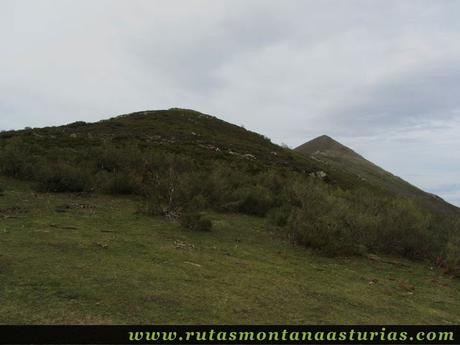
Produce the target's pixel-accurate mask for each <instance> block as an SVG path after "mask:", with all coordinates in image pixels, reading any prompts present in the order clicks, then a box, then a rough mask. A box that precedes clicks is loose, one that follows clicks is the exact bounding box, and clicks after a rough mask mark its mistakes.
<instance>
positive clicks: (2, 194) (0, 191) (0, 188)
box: [0, 186, 5, 196]
mask: <svg viewBox="0 0 460 345" xmlns="http://www.w3.org/2000/svg"><path fill="white" fill-rule="evenodd" d="M4 195H5V189H4V188H3V187H2V186H0V196H4Z"/></svg>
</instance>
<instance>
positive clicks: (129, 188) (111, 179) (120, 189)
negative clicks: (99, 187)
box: [104, 173, 142, 194]
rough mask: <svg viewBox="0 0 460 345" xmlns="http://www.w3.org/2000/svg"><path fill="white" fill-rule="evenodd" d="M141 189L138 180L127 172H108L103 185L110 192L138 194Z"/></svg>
mask: <svg viewBox="0 0 460 345" xmlns="http://www.w3.org/2000/svg"><path fill="white" fill-rule="evenodd" d="M141 189H142V186H141V183H140V181H139V180H138V179H137V178H136V177H135V176H133V175H130V174H128V173H116V174H109V175H108V176H107V180H106V182H105V187H104V190H105V191H106V192H107V193H110V194H139V193H140V190H141Z"/></svg>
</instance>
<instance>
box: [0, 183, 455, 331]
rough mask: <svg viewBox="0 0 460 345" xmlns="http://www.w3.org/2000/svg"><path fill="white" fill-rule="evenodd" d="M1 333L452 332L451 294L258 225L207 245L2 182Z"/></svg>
mask: <svg viewBox="0 0 460 345" xmlns="http://www.w3.org/2000/svg"><path fill="white" fill-rule="evenodd" d="M0 184H1V185H3V186H4V187H5V192H4V195H3V196H0V296H1V300H2V303H1V304H0V323H2V324H68V323H69V324H128V323H130V324H133V323H144V324H152V323H177V324H179V323H189V324H196V323H214V324H218V323H237V324H247V323H263V324H265V323H274V324H275V323H278V324H280V323H281V324H282V323H298V324H311V323H318V324H327V323H333V324H334V323H335V324H337V323H368V324H371V323H374V324H375V323H383V324H385V323H392V324H393V323H402V324H424V323H425V324H430V323H431V324H458V323H460V316H459V315H460V282H459V281H458V280H455V279H450V278H448V277H447V276H446V275H444V274H442V273H441V272H439V271H437V270H436V269H430V267H429V266H428V265H425V264H421V263H412V262H409V261H405V260H397V261H396V262H395V260H394V259H391V260H390V259H388V260H384V261H385V262H384V261H371V260H369V259H366V258H335V259H332V258H324V257H320V256H317V255H314V254H312V253H311V252H310V251H308V250H306V249H303V248H301V247H297V246H293V245H291V244H289V243H288V242H287V241H286V240H285V239H284V238H283V237H281V236H280V235H279V234H278V233H277V232H276V231H271V230H270V227H267V226H266V223H265V220H264V219H262V218H254V217H248V216H242V215H231V214H227V215H219V214H210V217H211V219H212V221H213V224H214V229H213V231H212V232H210V233H196V232H190V231H186V230H182V229H181V228H180V227H179V226H178V225H177V224H175V223H171V222H167V221H165V220H164V219H163V218H154V217H147V216H144V215H141V214H139V213H138V212H137V207H138V200H137V199H136V198H134V197H110V196H103V195H86V196H76V195H72V194H36V193H34V192H33V191H32V190H31V189H30V186H29V184H28V183H24V182H18V181H17V180H12V179H5V178H0Z"/></svg>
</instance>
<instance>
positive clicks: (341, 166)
mask: <svg viewBox="0 0 460 345" xmlns="http://www.w3.org/2000/svg"><path fill="white" fill-rule="evenodd" d="M294 150H295V151H297V152H299V153H301V154H303V155H304V156H307V157H309V158H313V159H315V160H317V161H320V162H321V163H323V164H326V165H328V166H330V167H331V168H335V169H337V170H340V171H343V172H347V173H350V174H353V175H355V176H357V177H358V178H359V179H361V180H362V181H363V182H364V181H366V182H367V183H369V184H371V185H374V186H376V187H379V188H382V189H384V190H387V191H390V192H393V193H396V194H400V195H404V196H410V197H415V198H416V199H418V200H420V201H422V202H424V203H426V204H428V205H429V206H431V207H433V208H435V209H438V210H439V209H450V210H456V211H458V208H457V207H455V206H453V205H451V204H449V203H447V202H446V201H444V200H442V199H441V198H440V197H439V196H436V195H433V194H431V193H427V192H424V191H422V190H421V189H419V188H417V187H415V186H413V185H411V184H410V183H408V182H406V181H404V180H403V179H401V178H400V177H398V176H395V175H393V174H391V173H390V172H388V171H386V170H384V169H382V168H381V167H379V166H377V165H376V164H374V163H372V162H370V161H369V160H367V159H366V158H364V157H363V156H361V155H360V154H358V153H356V152H355V151H353V150H352V149H350V148H349V147H347V146H345V145H343V144H341V143H339V142H338V141H336V140H334V139H332V138H331V137H329V136H328V135H321V136H319V137H317V138H315V139H313V140H310V141H308V142H306V143H304V144H302V145H300V146H298V147H296V148H295V149H294ZM446 206H447V207H446Z"/></svg>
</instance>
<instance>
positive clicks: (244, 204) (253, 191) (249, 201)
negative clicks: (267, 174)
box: [233, 186, 274, 217]
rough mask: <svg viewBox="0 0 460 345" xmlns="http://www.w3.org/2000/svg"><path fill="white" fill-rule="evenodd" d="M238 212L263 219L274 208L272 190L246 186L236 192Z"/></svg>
mask: <svg viewBox="0 0 460 345" xmlns="http://www.w3.org/2000/svg"><path fill="white" fill-rule="evenodd" d="M233 197H234V198H235V199H236V205H237V207H238V211H239V212H241V213H245V214H249V215H254V216H259V217H263V216H265V215H266V214H267V212H268V211H269V210H270V209H271V208H272V207H273V205H274V200H273V196H272V193H271V192H270V190H268V189H267V188H265V187H263V186H246V187H242V188H240V189H238V190H236V191H235V193H234V196H233Z"/></svg>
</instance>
